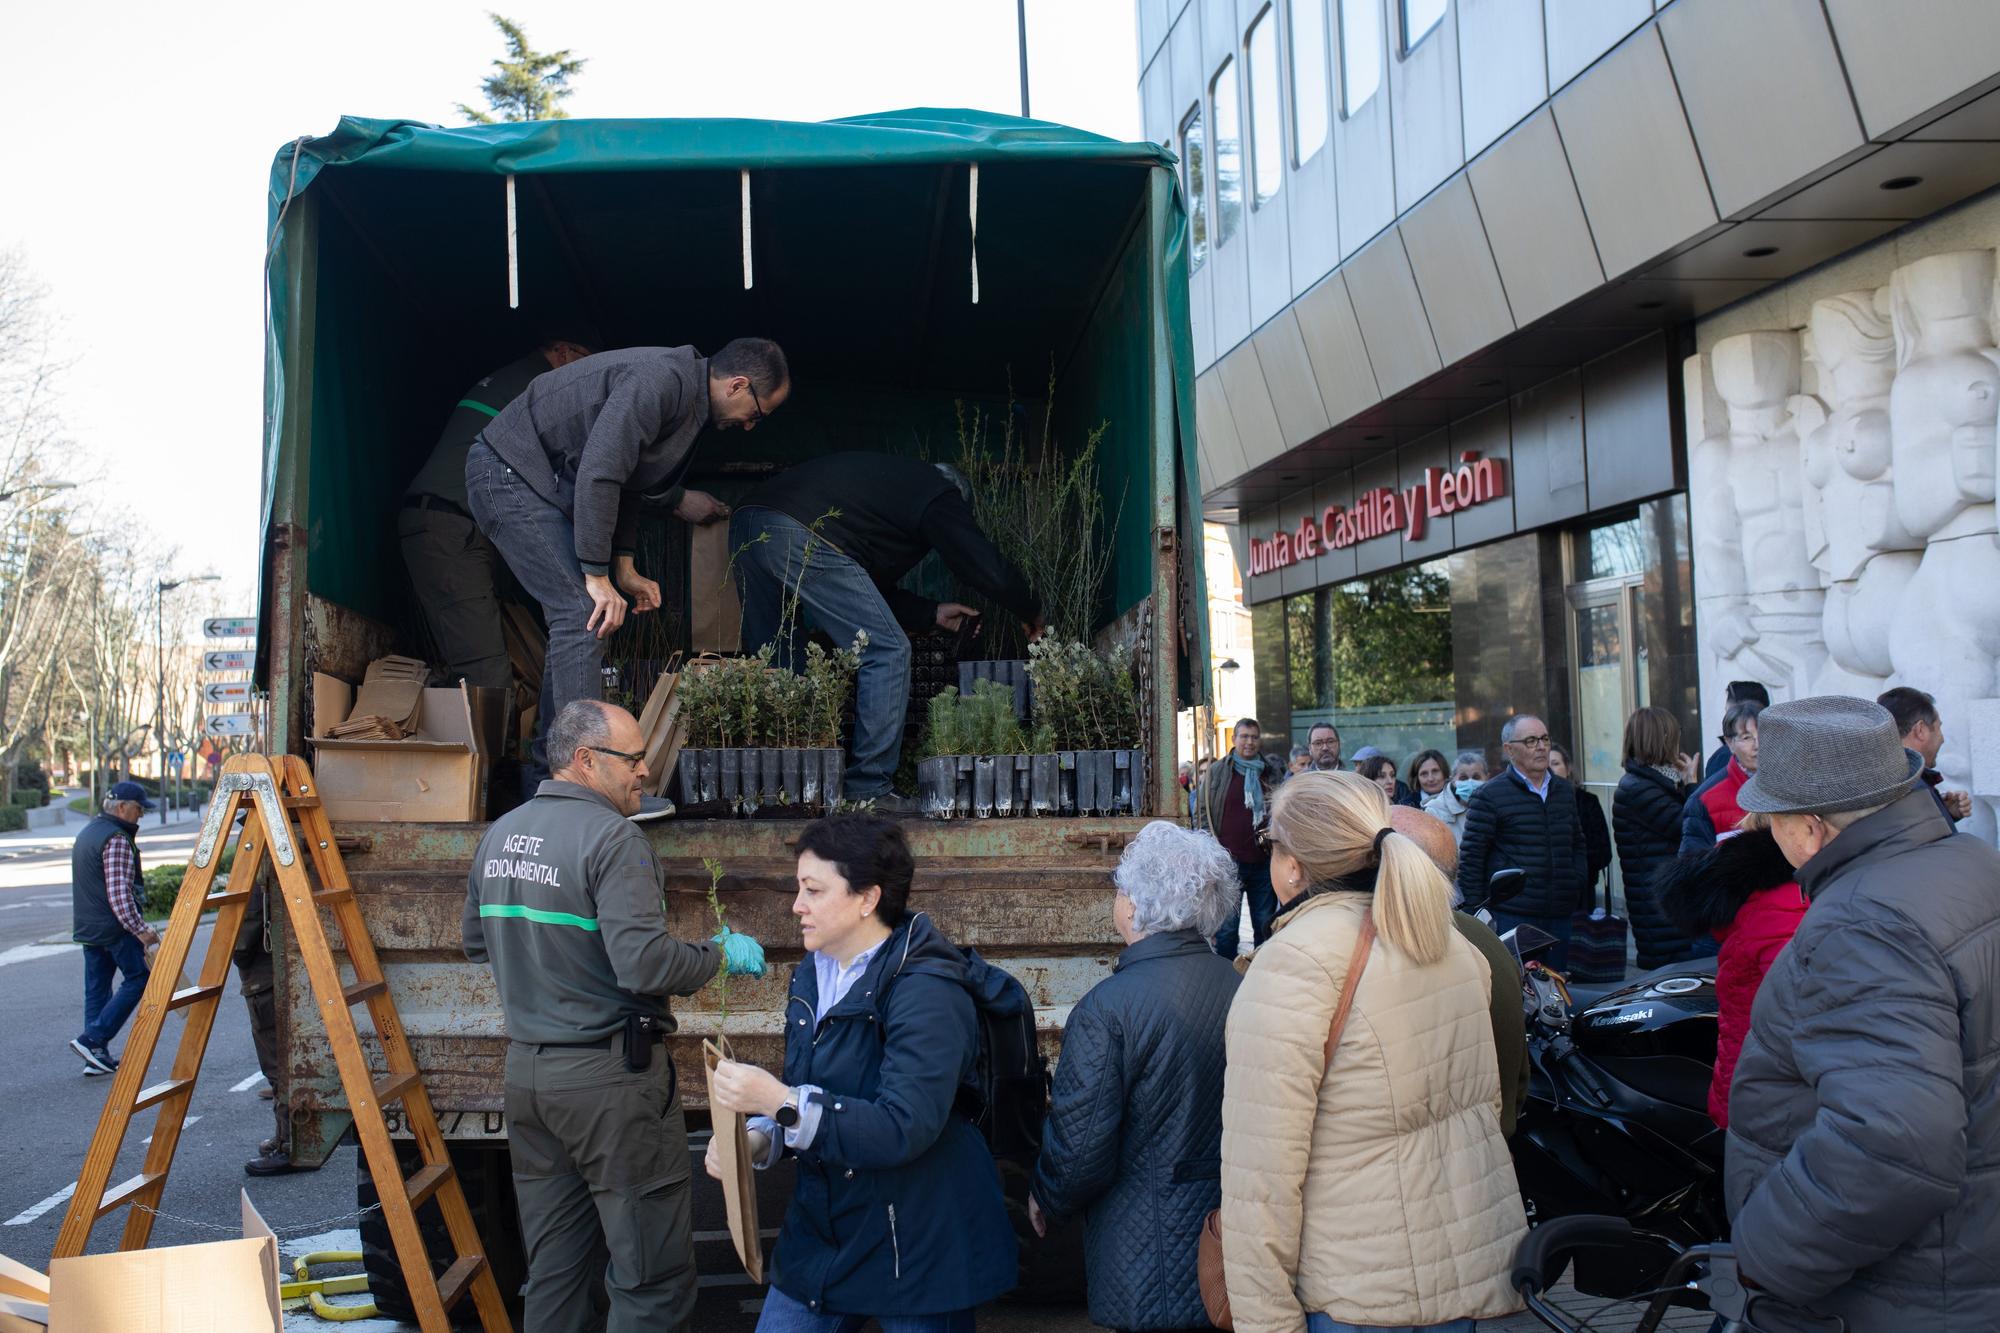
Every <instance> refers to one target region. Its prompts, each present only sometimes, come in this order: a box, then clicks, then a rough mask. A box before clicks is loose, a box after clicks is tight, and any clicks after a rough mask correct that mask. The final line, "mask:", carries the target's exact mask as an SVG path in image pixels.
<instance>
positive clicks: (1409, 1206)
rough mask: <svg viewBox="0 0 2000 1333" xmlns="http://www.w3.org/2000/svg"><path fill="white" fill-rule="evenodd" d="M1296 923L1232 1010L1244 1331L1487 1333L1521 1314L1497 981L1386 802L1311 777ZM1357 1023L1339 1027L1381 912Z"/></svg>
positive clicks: (1291, 880) (1225, 1218)
mask: <svg viewBox="0 0 2000 1333" xmlns="http://www.w3.org/2000/svg"><path fill="white" fill-rule="evenodd" d="M1270 841H1271V883H1272V887H1273V888H1274V889H1275V890H1276V892H1277V895H1278V898H1279V900H1280V903H1281V905H1282V906H1283V908H1284V909H1285V911H1284V915H1282V916H1280V917H1279V918H1278V921H1277V925H1276V929H1275V933H1273V934H1272V936H1271V938H1270V939H1269V940H1267V941H1266V942H1265V943H1264V945H1263V946H1262V947H1260V948H1259V949H1258V950H1257V953H1256V955H1255V957H1254V958H1253V959H1252V960H1251V963H1250V970H1249V972H1248V974H1247V975H1246V976H1245V977H1244V979H1243V984H1242V986H1241V988H1240V989H1239V990H1238V991H1237V993H1236V1000H1235V1003H1234V1004H1233V1005H1232V1006H1231V1008H1230V1011H1229V1025H1228V1038H1227V1041H1228V1055H1229V1064H1228V1073H1227V1075H1226V1077H1225V1080H1224V1084H1223V1098H1222V1233H1223V1257H1224V1266H1225V1270H1226V1273H1227V1277H1228V1285H1229V1300H1230V1305H1231V1310H1232V1313H1233V1315H1234V1319H1235V1324H1236V1328H1237V1330H1238V1333H1300V1331H1301V1330H1309V1333H1344V1330H1346V1329H1349V1328H1397V1329H1429V1328H1433V1327H1440V1326H1441V1327H1442V1328H1445V1329H1460V1328H1465V1329H1469V1328H1470V1327H1471V1323H1472V1321H1473V1320H1476V1319H1487V1318H1494V1317H1498V1316H1500V1315H1503V1314H1507V1313H1509V1312H1511V1311H1514V1310H1518V1309H1519V1308H1520V1307H1521V1302H1520V1300H1519V1298H1518V1297H1517V1296H1516V1295H1515V1293H1514V1291H1513V1290H1512V1288H1511V1287H1510V1286H1509V1284H1508V1280H1507V1279H1508V1272H1509V1270H1510V1268H1511V1267H1512V1264H1513V1257H1514V1249H1515V1246H1516V1245H1518V1244H1519V1243H1520V1240H1521V1238H1522V1236H1523V1235H1525V1234H1526V1232H1527V1223H1526V1219H1525V1216H1524V1213H1523V1210H1522V1206H1521V1196H1520V1192H1519V1190H1518V1189H1517V1188H1516V1186H1515V1183H1514V1167H1513V1163H1512V1161H1511V1160H1510V1159H1509V1157H1508V1154H1507V1144H1506V1141H1505V1140H1504V1139H1502V1138H1501V1135H1500V1121H1499V1111H1500V1072H1499V1063H1498V1060H1497V1057H1496V1056H1495V1054H1494V1048H1493V1030H1492V1024H1491V1020H1490V1013H1489V1005H1490V1003H1491V1000H1492V991H1491V985H1492V979H1491V978H1492V973H1491V971H1490V969H1489V968H1488V966H1487V963H1486V960H1485V959H1484V958H1483V957H1481V956H1480V954H1479V951H1478V950H1477V949H1475V948H1473V947H1472V945H1470V944H1468V943H1466V942H1465V940H1464V939H1463V938H1461V937H1460V936H1459V934H1458V932H1457V931H1456V930H1454V929H1453V927H1452V924H1451V886H1450V885H1449V884H1448V883H1447V882H1446V881H1445V879H1444V876H1443V875H1441V874H1439V873H1438V871H1437V868H1436V867H1435V866H1434V865H1433V864H1432V863H1431V861H1430V859H1429V858H1428V857H1427V856H1425V855H1424V853H1423V851H1422V849H1421V848H1419V847H1418V846H1417V845H1416V844H1415V843H1413V842H1411V841H1410V840H1409V839H1408V838H1405V837H1403V836H1402V835H1401V834H1397V833H1393V832H1391V831H1390V829H1389V806H1388V802H1387V801H1386V800H1385V799H1384V798H1383V795H1382V792H1381V790H1380V789H1379V788H1378V787H1376V786H1375V784H1373V783H1371V782H1368V781H1366V780H1364V779H1362V778H1359V777H1356V776H1354V775H1353V774H1349V773H1309V774H1304V775H1301V776H1299V777H1295V778H1293V779H1292V780H1291V781H1290V782H1287V783H1286V784H1285V785H1284V786H1283V787H1281V788H1280V789H1279V791H1278V795H1277V797H1276V799H1275V801H1274V802H1273V804H1272V807H1271V819H1270ZM1371 910H1372V912H1373V914H1374V918H1375V929H1376V932H1377V935H1376V939H1375V943H1374V945H1373V947H1372V949H1371V951H1370V953H1369V955H1368V961H1367V965H1366V967H1365V968H1364V969H1363V971H1362V974H1361V981H1360V983H1359V985H1358V986H1357V987H1356V990H1355V996H1354V1003H1353V1008H1352V1010H1351V1011H1350V1012H1349V1014H1348V1017H1347V1023H1346V1026H1345V1028H1344V1029H1343V1031H1342V1033H1341V1037H1340V1043H1339V1045H1338V1046H1337V1047H1336V1048H1335V1052H1334V1057H1333V1061H1332V1063H1331V1065H1328V1064H1327V1063H1326V1062H1325V1050H1324V1047H1325V1043H1326V1037H1327V1030H1328V1026H1329V1023H1330V1020H1331V1019H1332V1017H1333V1011H1334V1008H1335V1006H1336V1005H1337V1004H1338V1002H1339V999H1340V992H1341V987H1342V984H1343V982H1344V981H1345V980H1346V973H1347V967H1348V960H1349V959H1350V958H1351V957H1352V956H1353V953H1354V948H1355V945H1356V942H1357V940H1358V938H1359V935H1360V931H1361V926H1362V921H1363V918H1364V915H1365V914H1366V913H1368V912H1370V911H1371Z"/></svg>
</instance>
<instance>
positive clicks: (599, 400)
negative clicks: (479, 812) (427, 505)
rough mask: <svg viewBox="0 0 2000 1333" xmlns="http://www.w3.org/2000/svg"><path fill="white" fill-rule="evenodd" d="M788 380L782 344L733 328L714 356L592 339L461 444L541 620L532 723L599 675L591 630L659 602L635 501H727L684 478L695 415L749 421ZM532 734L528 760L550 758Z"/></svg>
mask: <svg viewBox="0 0 2000 1333" xmlns="http://www.w3.org/2000/svg"><path fill="white" fill-rule="evenodd" d="M790 392H791V373H790V370H789V368H788V367H787V366H786V364H785V354H784V352H783V351H781V350H780V349H779V347H778V345H777V344H776V343H774V342H770V341H769V340H767V339H763V338H738V339H736V340H735V341H733V342H731V343H728V344H727V345H725V346H724V347H723V348H722V350H721V351H719V352H717V353H716V354H715V355H714V356H712V357H704V356H702V354H701V353H700V352H698V351H696V350H695V349H694V348H692V347H627V348H622V349H620V350H618V351H613V352H599V353H598V354H597V355H595V356H587V357H584V358H583V359H582V360H579V361H573V362H571V363H570V364H569V365H566V366H563V367H560V368H559V369H555V370H551V371H549V372H548V373H547V374H545V375H541V376H538V377H537V378H536V379H535V380H534V381H533V382H532V383H530V384H529V385H528V387H527V389H526V390H525V391H524V392H523V393H522V394H521V395H520V396H519V397H518V398H516V399H514V401H513V402H511V403H509V404H508V405H507V406H506V408H505V409H503V410H502V411H501V413H500V415H499V416H497V417H495V418H494V419H493V421H492V423H491V424H490V425H488V426H487V427H486V429H485V430H484V431H482V432H480V436H479V439H478V440H477V441H475V442H474V444H473V446H472V448H471V450H470V451H468V453H467V454H466V459H465V486H466V502H467V505H468V506H469V507H470V509H471V510H472V517H473V519H474V520H475V521H476V522H477V523H478V524H479V529H480V531H481V532H483V533H485V534H486V537H487V539H488V540H489V541H491V542H492V543H493V545H494V547H495V548H496V549H498V550H499V552H500V555H501V557H502V558H503V559H505V560H506V562H507V567H508V568H509V569H511V570H513V571H514V576H515V577H516V578H518V579H520V581H521V584H522V586H523V587H525V588H526V589H527V590H528V591H529V593H531V594H532V595H533V596H534V598H535V600H536V601H538V602H540V603H541V606H542V614H543V617H544V619H546V620H547V622H548V627H549V645H548V660H547V663H546V666H545V668H544V670H543V672H542V701H541V708H540V719H541V720H540V723H539V726H538V728H537V730H538V732H539V733H541V734H546V732H547V729H548V724H549V720H550V719H552V718H554V717H555V716H556V714H558V713H560V712H561V711H562V710H563V708H564V707H565V706H566V705H568V704H569V703H571V702H572V701H574V700H577V699H595V698H598V697H599V696H600V693H601V691H602V689H603V677H602V676H601V674H600V672H599V659H600V656H601V653H600V650H599V647H598V641H599V640H601V639H604V638H608V637H609V636H610V635H611V634H613V633H614V632H616V631H617V629H618V627H619V626H620V625H622V624H623V623H624V622H625V615H626V603H627V601H628V600H629V601H630V603H631V607H632V610H633V611H634V612H635V613H638V614H644V613H646V612H649V611H652V610H655V609H656V608H658V607H659V605H660V585H659V584H658V583H655V582H654V581H653V580H651V579H649V578H646V577H645V576H644V575H642V574H640V573H639V571H638V568H637V567H636V565H635V564H634V561H633V555H634V552H635V551H636V550H637V548H638V535H639V509H640V506H641V505H642V504H654V505H658V506H661V507H664V508H668V509H671V510H672V511H673V513H674V514H675V515H676V516H677V517H679V518H682V519H684V520H686V521H687V522H690V523H712V522H714V521H715V520H717V519H720V518H723V517H726V516H727V515H728V513H729V508H728V506H727V505H724V504H723V503H722V502H721V501H719V500H717V499H716V498H715V497H714V496H712V495H708V494H706V493H704V492H702V491H691V490H688V489H687V488H686V486H685V485H684V482H685V480H686V478H687V474H688V468H689V465H690V463H691V462H692V461H693V458H694V449H695V441H696V437H697V436H699V435H700V434H701V432H702V430H703V429H704V428H710V427H712V428H713V429H715V430H730V429H738V428H740V429H742V430H754V429H756V427H757V423H758V422H760V421H762V420H763V419H764V418H765V417H766V416H768V415H769V414H770V413H772V412H775V411H777V410H778V408H779V406H780V405H781V404H783V403H784V401H785V399H786V397H787V396H789V394H790ZM545 751H546V747H545V746H544V745H543V744H542V743H541V741H540V740H539V739H538V740H537V743H536V745H535V753H534V764H533V765H532V768H533V771H534V772H535V774H536V776H546V775H547V772H548V768H549V764H550V761H549V758H548V756H547V754H546V752H545Z"/></svg>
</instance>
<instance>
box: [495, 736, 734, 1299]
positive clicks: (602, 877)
mask: <svg viewBox="0 0 2000 1333" xmlns="http://www.w3.org/2000/svg"><path fill="white" fill-rule="evenodd" d="M548 742H549V757H550V759H551V761H552V762H553V763H554V766H555V775H554V776H553V777H552V778H550V779H549V780H548V781H547V782H544V783H542V784H541V787H540V789H539V790H538V791H537V792H536V794H535V798H534V799H533V800H532V801H530V802H528V804H526V805H524V806H521V807H520V808H519V809H516V810H514V811H513V812H512V813H510V814H508V815H506V816H504V817H502V818H501V819H498V820H496V821H495V822H494V823H493V825H492V826H491V827H490V828H488V829H487V831H486V836H485V837H484V838H482V839H480V842H479V850H478V852H477V853H475V855H474V857H473V862H472V867H471V873H470V875H469V877H468V882H467V885H466V898H465V915H464V931H465V956H466V957H467V958H470V959H471V960H472V961H474V962H488V961H490V962H491V963H492V965H493V981H494V985H495V988H496V989H497V990H498V991H499V993H500V1008H501V1011H502V1013H503V1014H504V1015H505V1017H506V1022H507V1036H508V1038H509V1041H508V1046H507V1074H506V1089H507V1131H508V1138H509V1146H510V1148H511V1149H512V1152H513V1158H514V1192H515V1196H516V1199H517V1201H518V1202H519V1204H520V1209H521V1233H522V1235H523V1237H524V1238H525V1239H526V1242H527V1251H528V1295H527V1319H526V1326H527V1330H528V1333H592V1331H594V1330H601V1329H608V1330H610V1331H611V1333H639V1331H640V1330H645V1333H672V1331H673V1330H677V1329H684V1328H686V1327H687V1321H688V1318H689V1315H690V1314H691V1313H692V1311H693V1310H694V1301H695V1270H694V1250H693V1235H692V1231H691V1222H690V1213H689V1205H688V1177H689V1171H688V1162H689V1157H688V1143H687V1125H686V1122H685V1121H684V1120H683V1118H682V1116H681V1104H680V1095H679V1091H678V1088H677V1085H676V1081H675V1077H674V1068H673V1062H672V1059H671V1058H670V1057H669V1056H668V1054H667V1051H666V1049H665V1047H664V1045H663V1043H664V1041H665V1040H666V1038H667V1037H668V1035H670V1034H671V1033H672V1032H673V1031H674V1019H673V1014H672V1011H671V1010H670V1008H669V1007H668V1004H667V997H668V996H670V995H692V994H693V993H694V992H695V991H697V990H699V989H701V987H703V986H704V985H706V984H707V983H708V982H709V980H710V979H711V978H713V977H714V976H715V975H716V973H717V972H718V970H726V971H727V972H728V973H729V974H730V975H749V976H761V975H763V971H764V953H763V950H762V949H761V948H759V947H758V945H757V942H756V941H755V940H753V939H751V938H750V937H749V936H747V935H741V934H738V933H736V932H735V931H730V930H724V931H722V932H721V933H719V934H718V935H716V937H715V938H714V940H713V941H706V940H704V941H701V942H698V943H688V942H685V941H682V940H677V939H675V938H673V937H672V936H671V935H669V934H668V933H667V919H666V909H665V899H664V886H663V883H662V880H661V875H660V863H659V860H658V858H657V857H656V856H655V855H654V853H653V849H652V846H651V845H650V844H649V843H648V842H647V841H646V836H645V834H644V833H642V832H640V830H639V829H638V828H637V827H636V826H635V825H633V824H632V823H630V822H628V816H630V815H631V814H632V813H633V812H634V811H636V810H637V809H638V808H639V791H640V784H641V782H642V781H643V780H644V779H645V776H646V761H645V754H644V749H645V744H646V741H645V737H644V736H643V735H642V734H641V733H640V731H639V724H638V722H637V721H635V720H634V719H633V717H632V715H631V714H630V713H628V712H626V711H625V710H624V709H622V708H617V707H614V706H612V705H610V704H605V703H600V702H597V701H596V700H578V701H577V702H575V703H572V704H570V705H569V706H568V707H566V708H564V709H563V711H562V712H561V713H560V714H559V715H558V716H557V717H556V718H555V720H554V722H553V723H552V724H551V726H550V728H549V736H548ZM606 1290H608V1293H609V1306H610V1310H609V1316H608V1322H607V1319H606V1316H604V1315H602V1314H594V1313H593V1312H592V1307H593V1306H594V1305H595V1306H598V1307H600V1308H601V1307H602V1306H603V1304H604V1301H603V1300H602V1299H601V1296H602V1294H603V1293H604V1292H605V1291H606ZM594 1297H595V1298H598V1299H593V1298H594Z"/></svg>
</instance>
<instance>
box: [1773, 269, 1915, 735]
mask: <svg viewBox="0 0 2000 1333" xmlns="http://www.w3.org/2000/svg"><path fill="white" fill-rule="evenodd" d="M1806 352H1807V356H1808V358H1809V360H1810V361H1811V362H1812V364H1813V366H1814V367H1815V368H1816V369H1817V371H1818V373H1819V383H1818V393H1817V395H1813V394H1801V395H1800V396H1798V397H1796V398H1794V399H1793V400H1792V403H1791V408H1792V416H1793V418H1794V420H1795V421H1796V423H1797V428H1798V434H1799V453H1800V461H1801V464H1802V466H1803V469H1804V476H1805V481H1806V541H1807V549H1808V552H1809V554H1810V556H1811V559H1812V562H1813V566H1814V567H1815V568H1816V569H1817V570H1818V571H1819V574H1820V577H1821V578H1822V580H1823V581H1824V582H1825V584H1826V589H1827V596H1826V609H1825V618H1824V622H1823V627H1824V633H1825V640H1826V650H1827V656H1828V661H1827V664H1826V667H1825V669H1824V670H1823V671H1822V672H1821V675H1820V678H1819V680H1818V681H1816V682H1815V683H1814V685H1813V692H1814V693H1818V694H1857V695H1861V696H1863V697H1864V698H1865V697H1871V696H1873V695H1875V694H1879V693H1881V691H1882V690H1883V689H1884V688H1885V687H1886V686H1887V684H1888V682H1889V677H1890V675H1891V673H1892V672H1893V671H1894V669H1895V667H1894V663H1893V661H1892V660H1891V656H1890V642H1891V630H1892V624H1893V621H1894V619H1895V614H1896V608H1897V606H1898V604H1899V602H1900V599H1901V596H1902V592H1903V589H1904V587H1905V585H1907V584H1908V583H1909V581H1910V579H1911V578H1912V577H1913V576H1914V575H1915V574H1916V572H1917V564H1918V560H1919V556H1920V553H1921V552H1922V549H1923V543H1922V542H1921V541H1920V540H1918V539H1917V538H1915V537H1913V536H1911V535H1910V533H1909V531H1908V530H1907V529H1906V528H1904V527H1903V524H1902V520H1901V519H1900V518H1899V517H1898V515H1897V512H1896V492H1895V487H1894V484H1893V482H1892V480H1891V474H1890V465H1891V453H1892V444H1891V439H1890V422H1889V392H1890V387H1891V385H1892V384H1893V383H1894V381H1895V378H1896V343H1895V336H1894V332H1893V329H1892V327H1891V321H1890V315H1889V293H1888V289H1886V288H1884V289H1882V290H1880V291H1872V292H1870V291H1860V292H1847V293H1844V294H1842V295H1840V296H1834V297H1829V298H1827V299H1826V300H1823V301H1816V302H1814V303H1813V308H1812V313H1811V315H1810V317H1809V322H1808V324H1807V329H1806Z"/></svg>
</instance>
